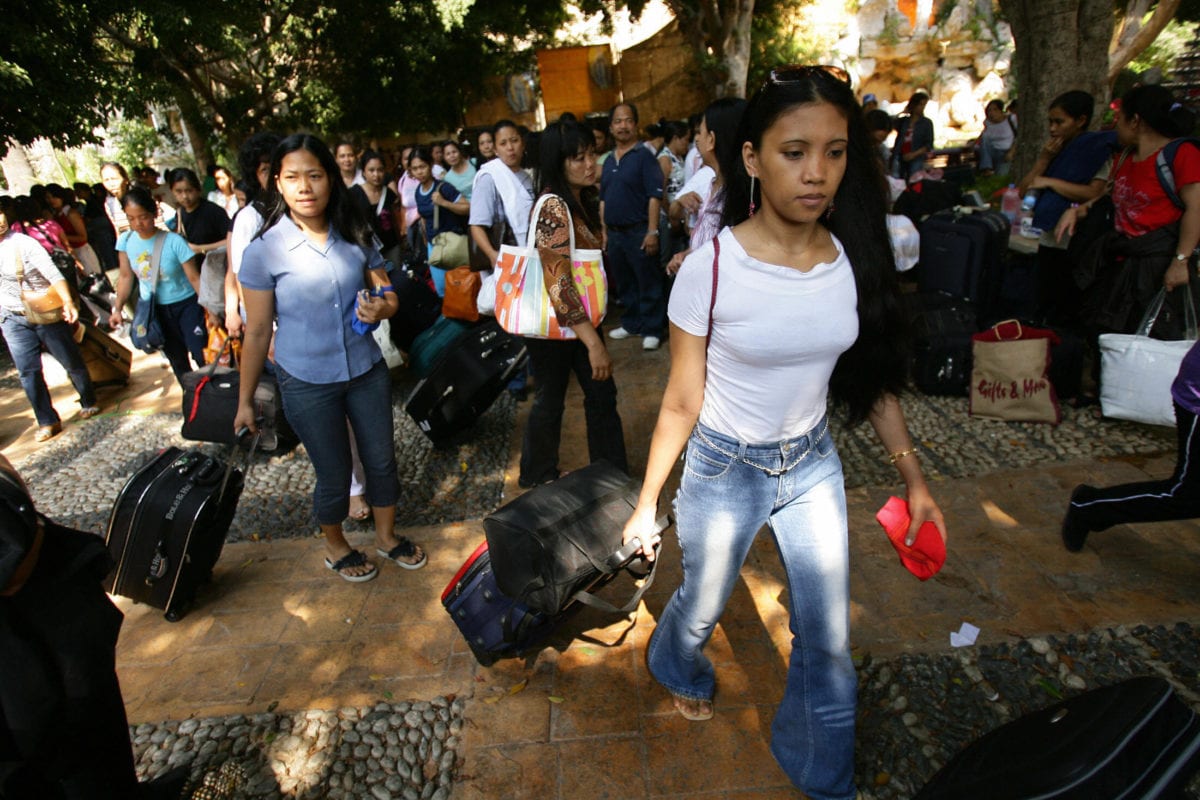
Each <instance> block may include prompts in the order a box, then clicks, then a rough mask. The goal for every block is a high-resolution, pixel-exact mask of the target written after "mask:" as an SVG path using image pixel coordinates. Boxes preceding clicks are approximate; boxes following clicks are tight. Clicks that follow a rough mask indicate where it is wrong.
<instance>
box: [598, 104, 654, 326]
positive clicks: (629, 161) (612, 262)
mask: <svg viewBox="0 0 1200 800" xmlns="http://www.w3.org/2000/svg"><path fill="white" fill-rule="evenodd" d="M610 119H611V123H610V125H611V129H612V135H613V139H615V140H616V146H615V147H614V148H613V151H612V155H611V156H609V157H608V158H607V159H605V161H604V168H603V173H602V177H601V179H600V218H601V220H602V222H603V224H604V230H603V234H602V237H601V238H602V241H603V247H604V251H605V253H606V254H607V256H608V266H609V268H610V269H611V270H612V271H613V272H614V273H615V276H614V277H615V278H616V281H615V282H616V284H617V286H618V288H619V290H620V293H621V298H620V299H621V305H622V306H623V307H624V311H623V313H622V316H621V326H620V327H619V328H615V329H613V330H612V331H610V332H609V336H611V337H612V338H613V339H625V338H627V337H629V336H641V337H643V338H642V349H643V350H655V349H657V348H658V347H659V345H660V344H662V335H663V330H664V329H665V328H666V324H667V303H666V278H665V276H664V275H663V271H662V268H661V267H660V266H659V263H658V248H659V241H658V216H659V207H660V206H661V204H662V196H663V176H662V169H661V168H660V167H659V165H658V161H657V160H656V159H655V157H654V154H653V153H651V152H650V151H649V150H647V149H646V148H645V147H638V130H637V126H638V113H637V107H636V106H634V105H633V104H632V103H619V104H618V105H616V106H615V107H614V108H613V110H612V114H611V115H610Z"/></svg>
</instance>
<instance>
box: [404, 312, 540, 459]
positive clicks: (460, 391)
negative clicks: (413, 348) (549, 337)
mask: <svg viewBox="0 0 1200 800" xmlns="http://www.w3.org/2000/svg"><path fill="white" fill-rule="evenodd" d="M525 357H526V353H525V344H524V342H522V341H521V339H520V337H517V336H513V335H511V334H509V333H507V332H506V331H505V330H504V329H503V328H501V327H500V325H499V323H497V322H496V320H494V319H489V320H487V321H486V322H483V323H481V324H479V325H477V326H476V327H474V328H471V329H470V330H469V331H467V332H466V333H464V334H463V335H462V336H461V337H459V338H458V339H457V340H456V341H455V342H454V343H453V344H452V345H450V346H449V347H448V348H447V350H446V352H445V353H444V354H443V355H442V357H441V359H440V360H439V361H438V363H437V365H436V366H434V368H433V371H432V372H430V374H429V375H428V377H426V378H424V379H422V380H421V382H420V383H418V384H417V385H416V387H415V388H414V389H413V391H412V394H411V395H409V398H408V402H407V403H405V406H404V410H405V411H407V412H408V415H409V416H410V417H412V418H413V421H415V422H416V423H417V426H418V427H419V428H420V429H421V430H422V432H424V434H425V435H426V436H428V437H429V438H430V439H431V440H432V441H433V442H434V443H435V444H436V443H440V442H443V441H445V440H447V439H449V438H450V437H451V436H453V435H455V434H457V433H459V432H460V431H463V430H465V429H466V428H468V427H470V425H471V424H472V423H473V422H474V421H475V420H476V419H478V418H479V416H480V415H481V414H483V413H484V412H485V411H487V410H488V409H489V408H490V407H491V405H492V403H493V402H495V400H496V398H497V397H498V396H499V395H500V392H501V391H503V389H504V387H505V385H506V384H507V383H508V381H509V379H510V378H512V376H513V374H514V373H515V372H516V371H517V370H518V369H520V367H521V366H522V365H523V364H524V363H525Z"/></svg>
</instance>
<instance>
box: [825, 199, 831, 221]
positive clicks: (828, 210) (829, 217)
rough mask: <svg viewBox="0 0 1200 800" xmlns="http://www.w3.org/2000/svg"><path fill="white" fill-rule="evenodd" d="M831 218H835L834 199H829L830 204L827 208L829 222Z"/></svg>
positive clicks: (826, 218)
mask: <svg viewBox="0 0 1200 800" xmlns="http://www.w3.org/2000/svg"><path fill="white" fill-rule="evenodd" d="M831 219H833V201H832V200H830V201H829V206H828V207H827V208H826V209H825V221H826V222H829V220H831Z"/></svg>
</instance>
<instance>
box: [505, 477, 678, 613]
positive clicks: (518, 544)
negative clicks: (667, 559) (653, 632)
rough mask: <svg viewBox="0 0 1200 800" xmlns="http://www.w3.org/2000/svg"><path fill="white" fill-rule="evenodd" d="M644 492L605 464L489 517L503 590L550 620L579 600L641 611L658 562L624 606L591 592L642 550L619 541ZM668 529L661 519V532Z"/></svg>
mask: <svg viewBox="0 0 1200 800" xmlns="http://www.w3.org/2000/svg"><path fill="white" fill-rule="evenodd" d="M640 491H641V485H640V484H639V483H638V482H637V481H635V480H634V479H632V478H630V477H629V476H628V475H626V474H625V473H624V472H622V471H621V470H619V469H617V468H616V467H614V466H612V465H611V464H609V463H607V462H604V461H599V462H597V463H595V464H591V465H589V466H587V467H584V468H583V469H580V470H576V471H575V472H571V473H568V474H567V475H564V476H563V477H561V478H559V479H558V480H556V481H552V482H551V483H546V484H543V485H541V486H538V487H537V488H535V489H531V490H530V491H528V492H526V493H525V494H523V495H521V496H520V497H518V498H517V499H516V500H513V501H512V502H511V503H509V504H507V505H505V506H503V507H502V508H499V509H497V510H496V511H495V512H494V513H492V514H491V515H490V516H488V517H487V518H486V519H484V521H483V528H484V532H485V533H486V534H487V541H488V552H489V553H490V554H491V560H492V568H493V570H494V571H495V574H496V582H497V583H498V584H499V586H500V591H502V592H504V594H505V595H507V596H508V597H511V598H513V599H514V600H519V601H520V602H522V603H525V604H526V605H528V606H529V607H530V608H532V609H533V610H534V611H539V612H542V613H544V614H551V615H553V614H558V613H560V612H561V611H563V610H565V609H566V608H567V607H568V606H570V605H571V604H572V603H574V602H580V603H583V604H585V605H589V606H592V607H594V608H599V609H602V610H605V611H609V612H613V613H627V612H629V611H632V610H633V609H634V608H637V604H638V601H639V600H641V598H642V594H643V593H645V591H646V590H647V589H649V588H650V585H651V584H652V583H653V581H654V570H655V569H656V568H657V567H658V560H657V559H655V561H654V564H653V567H652V568H651V569H650V570H649V572H648V573H644V575H645V578H646V580H645V582H644V583H643V584H642V586H641V587H640V588H639V589H638V590H637V591H636V592H635V593H634V595H633V597H632V598H631V599H630V600H629V601H628V602H627V603H625V604H624V605H623V606H620V607H617V606H615V605H613V604H611V603H608V602H606V601H604V600H601V599H599V598H598V597H596V596H595V595H593V594H591V593H590V591H589V590H591V589H595V588H598V587H599V586H602V585H604V584H605V583H607V582H608V581H609V580H611V579H612V578H614V577H616V575H617V574H618V573H619V572H620V571H621V570H622V569H624V568H626V567H627V566H629V565H630V564H631V562H632V561H633V560H634V559H633V554H634V553H635V552H637V551H638V550H640V548H641V545H640V544H639V543H638V542H631V543H630V544H629V545H628V546H627V547H625V548H622V543H621V536H622V531H623V530H624V528H625V523H626V522H628V521H629V517H630V516H631V515H632V514H633V510H634V508H635V507H636V506H637V498H638V493H639V492H640ZM666 524H667V523H666V521H665V519H663V520H660V521H659V527H660V529H661V528H665V527H666ZM639 577H641V576H640V575H639Z"/></svg>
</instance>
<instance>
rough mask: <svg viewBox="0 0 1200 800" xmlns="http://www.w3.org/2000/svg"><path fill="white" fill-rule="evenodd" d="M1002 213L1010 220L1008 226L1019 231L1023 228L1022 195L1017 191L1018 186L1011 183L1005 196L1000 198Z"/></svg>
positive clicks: (1005, 191)
mask: <svg viewBox="0 0 1200 800" xmlns="http://www.w3.org/2000/svg"><path fill="white" fill-rule="evenodd" d="M1000 213H1001V214H1003V215H1004V216H1005V217H1007V218H1008V224H1009V225H1010V226H1011V227H1012V228H1013V229H1019V228H1020V226H1021V193H1020V192H1018V191H1017V185H1016V184H1015V183H1010V184H1009V185H1008V188H1007V189H1005V190H1004V194H1003V195H1002V196H1001V198H1000Z"/></svg>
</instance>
